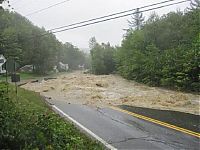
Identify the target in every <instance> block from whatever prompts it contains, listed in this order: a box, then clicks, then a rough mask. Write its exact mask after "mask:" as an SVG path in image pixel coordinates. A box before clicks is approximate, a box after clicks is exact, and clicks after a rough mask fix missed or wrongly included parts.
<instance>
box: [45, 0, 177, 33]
mask: <svg viewBox="0 0 200 150" xmlns="http://www.w3.org/2000/svg"><path fill="white" fill-rule="evenodd" d="M173 1H175V0H167V1H163V2H159V3H154V4H151V5H146V6H142V7H139V9H143V8H147V7H151V6H155V5H160V4H163V3H167V2H173ZM136 9H137V8H134V9H129V10H125V11H121V12H118V13H113V14H110V15H106V16H102V17H98V18H93V19H89V20H86V21H81V22H78V23H73V24H69V25H65V26H61V27H57V28H53V29H50V30H48V31H53V30H58V29H62V28H66V27H71V26H74V25H79V24H83V23H87V22H91V21H95V20H99V19H103V18H107V17H112V16H115V15H119V14H123V13H127V12H132V11H134V10H136Z"/></svg>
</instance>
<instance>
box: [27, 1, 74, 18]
mask: <svg viewBox="0 0 200 150" xmlns="http://www.w3.org/2000/svg"><path fill="white" fill-rule="evenodd" d="M68 1H70V0H64V1H62V2H59V3H56V4H53V5H50V6H48V7H46V8H42V9H40V10H37V11H34V12H31V13H29V14H27V15H25V17H27V16H31V15H34V14H37V13H40V12H42V11H45V10H47V9H50V8H52V7H55V6H58V5H60V4H63V3H66V2H68Z"/></svg>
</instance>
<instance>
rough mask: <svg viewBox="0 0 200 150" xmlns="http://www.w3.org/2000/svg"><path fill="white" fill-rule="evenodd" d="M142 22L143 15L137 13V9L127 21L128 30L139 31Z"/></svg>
mask: <svg viewBox="0 0 200 150" xmlns="http://www.w3.org/2000/svg"><path fill="white" fill-rule="evenodd" d="M143 22H144V17H143V14H142V13H141V12H140V11H139V8H137V9H136V11H135V13H134V14H133V15H132V16H131V20H128V24H129V30H130V29H133V28H136V30H139V29H140V28H141V27H142V25H143Z"/></svg>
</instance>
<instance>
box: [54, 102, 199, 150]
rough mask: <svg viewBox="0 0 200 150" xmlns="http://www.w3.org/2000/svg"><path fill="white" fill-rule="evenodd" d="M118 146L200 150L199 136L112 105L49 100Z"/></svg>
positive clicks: (109, 142)
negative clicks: (110, 106) (162, 124)
mask: <svg viewBox="0 0 200 150" xmlns="http://www.w3.org/2000/svg"><path fill="white" fill-rule="evenodd" d="M50 103H52V104H53V105H55V106H56V107H58V108H59V109H60V110H62V111H63V112H64V113H66V114H67V115H69V116H70V117H71V118H73V119H74V120H76V121H77V122H79V123H80V124H82V125H83V126H84V127H86V128H87V129H89V130H90V131H92V132H93V133H94V134H96V135H97V136H99V137H100V138H102V139H103V140H105V141H106V142H107V143H108V144H110V145H112V146H113V147H115V148H116V149H152V150H157V149H161V150H162V149H163V150H166V149H169V150H172V149H178V150H179V149H184V150H185V149H188V150H199V149H200V147H199V146H200V143H199V138H198V137H194V136H192V135H188V134H185V133H182V132H179V131H176V130H173V129H170V128H166V127H163V126H160V125H157V124H154V123H151V122H148V121H144V120H142V119H138V118H136V117H133V116H131V115H128V114H126V113H123V112H120V111H117V110H114V109H111V108H96V107H90V106H87V105H77V104H68V103H66V102H64V101H52V100H51V101H50Z"/></svg>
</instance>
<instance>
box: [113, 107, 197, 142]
mask: <svg viewBox="0 0 200 150" xmlns="http://www.w3.org/2000/svg"><path fill="white" fill-rule="evenodd" d="M110 108H112V109H114V110H118V111H120V112H123V113H126V114H129V115H131V116H134V117H137V118H140V119H143V120H146V121H149V122H152V123H155V124H158V125H161V126H164V127H168V128H170V129H174V130H177V131H180V132H183V133H186V134H189V135H192V136H195V137H198V138H200V133H197V132H193V131H190V130H187V129H184V128H181V127H177V126H175V125H171V124H168V123H165V122H162V121H159V120H156V119H152V118H149V117H146V116H143V115H139V114H136V113H133V112H130V111H127V110H123V109H120V108H118V107H113V106H110Z"/></svg>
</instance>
